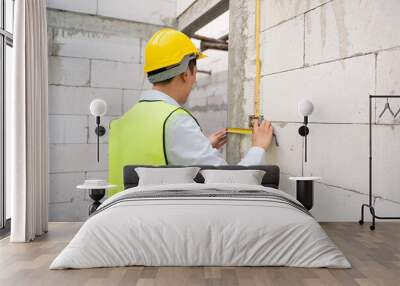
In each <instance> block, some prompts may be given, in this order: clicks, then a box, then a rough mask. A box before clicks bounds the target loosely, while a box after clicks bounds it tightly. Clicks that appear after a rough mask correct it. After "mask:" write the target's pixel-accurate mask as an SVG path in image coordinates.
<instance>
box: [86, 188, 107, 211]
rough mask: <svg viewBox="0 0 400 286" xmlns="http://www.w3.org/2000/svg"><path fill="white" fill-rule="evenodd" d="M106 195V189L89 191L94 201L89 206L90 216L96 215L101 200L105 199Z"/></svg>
mask: <svg viewBox="0 0 400 286" xmlns="http://www.w3.org/2000/svg"><path fill="white" fill-rule="evenodd" d="M105 194H106V189H91V190H89V197H90V198H91V199H92V200H93V201H94V202H93V203H92V204H91V205H90V206H89V215H91V214H92V213H94V212H95V211H96V210H97V208H98V207H99V206H100V205H101V203H100V200H101V199H102V198H103V197H104V195H105Z"/></svg>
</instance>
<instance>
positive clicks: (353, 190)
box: [280, 171, 400, 205]
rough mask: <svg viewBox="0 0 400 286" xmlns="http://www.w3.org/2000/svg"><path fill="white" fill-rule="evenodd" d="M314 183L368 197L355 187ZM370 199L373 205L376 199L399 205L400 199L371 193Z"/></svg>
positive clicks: (288, 174)
mask: <svg viewBox="0 0 400 286" xmlns="http://www.w3.org/2000/svg"><path fill="white" fill-rule="evenodd" d="M280 173H281V174H283V175H285V176H294V175H293V174H290V173H286V172H282V171H281V172H280ZM315 184H320V185H323V186H326V187H329V188H335V189H340V190H342V191H345V192H350V193H354V194H357V195H361V196H367V197H368V193H364V192H361V191H358V190H356V189H350V188H346V187H343V186H339V185H333V184H328V183H324V182H321V181H316V182H315ZM372 199H373V204H374V205H375V203H376V201H377V200H383V201H387V202H391V203H394V204H396V205H400V201H397V200H393V199H389V198H387V197H384V196H382V195H372Z"/></svg>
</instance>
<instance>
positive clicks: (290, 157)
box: [249, 123, 303, 176]
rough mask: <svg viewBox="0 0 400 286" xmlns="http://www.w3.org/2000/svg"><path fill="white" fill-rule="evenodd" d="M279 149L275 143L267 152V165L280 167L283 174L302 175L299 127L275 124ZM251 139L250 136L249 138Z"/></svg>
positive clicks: (290, 124)
mask: <svg viewBox="0 0 400 286" xmlns="http://www.w3.org/2000/svg"><path fill="white" fill-rule="evenodd" d="M273 127H274V132H275V134H276V137H277V138H278V143H279V147H277V146H276V145H275V142H274V141H273V142H272V143H271V146H270V148H269V149H268V150H267V164H272V165H278V166H279V167H280V169H281V172H282V173H286V174H291V175H293V176H300V175H301V167H302V152H303V151H302V146H303V142H302V138H301V137H300V136H299V135H298V133H297V129H298V125H297V124H293V123H273ZM249 137H250V136H249Z"/></svg>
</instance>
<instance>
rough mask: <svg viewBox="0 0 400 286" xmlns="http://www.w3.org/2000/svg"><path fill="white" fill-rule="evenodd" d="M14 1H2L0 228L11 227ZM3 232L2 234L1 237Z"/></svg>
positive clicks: (0, 20)
mask: <svg viewBox="0 0 400 286" xmlns="http://www.w3.org/2000/svg"><path fill="white" fill-rule="evenodd" d="M13 30H14V0H0V228H1V229H3V230H4V229H5V227H6V226H7V227H9V218H10V216H11V212H10V194H9V193H8V192H7V191H6V188H5V182H4V178H5V174H4V159H5V158H4V154H5V151H4V147H5V144H4V143H5V133H4V132H5V121H4V117H5V116H4V115H5V98H6V96H7V95H8V94H9V93H10V92H11V73H12V67H13V62H12V61H13V60H12V47H13ZM1 233H2V232H0V235H1Z"/></svg>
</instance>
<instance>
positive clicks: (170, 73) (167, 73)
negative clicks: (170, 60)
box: [148, 55, 196, 83]
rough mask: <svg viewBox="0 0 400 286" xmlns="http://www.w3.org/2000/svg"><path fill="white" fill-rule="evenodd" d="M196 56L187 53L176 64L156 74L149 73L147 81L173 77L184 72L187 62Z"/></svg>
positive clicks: (159, 80)
mask: <svg viewBox="0 0 400 286" xmlns="http://www.w3.org/2000/svg"><path fill="white" fill-rule="evenodd" d="M195 58H196V55H187V56H185V57H184V58H183V60H182V61H181V62H180V63H179V64H178V65H176V66H173V67H171V68H168V69H166V70H164V71H161V72H159V73H156V74H152V75H149V77H148V78H149V81H150V82H151V83H157V82H161V81H164V80H167V79H170V78H173V77H175V76H177V75H179V74H181V73H184V72H185V71H186V70H187V68H188V66H189V62H190V61H191V60H193V59H195Z"/></svg>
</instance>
